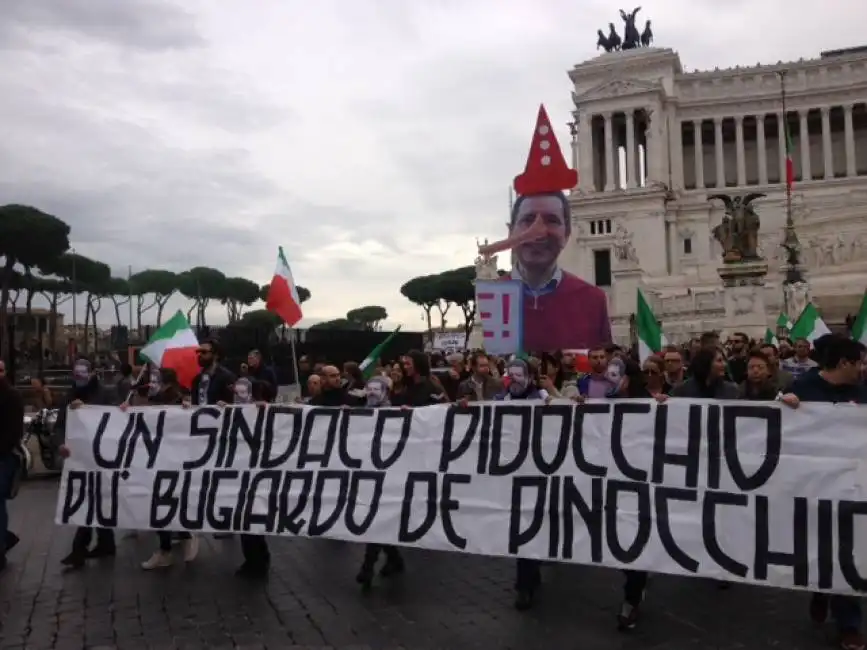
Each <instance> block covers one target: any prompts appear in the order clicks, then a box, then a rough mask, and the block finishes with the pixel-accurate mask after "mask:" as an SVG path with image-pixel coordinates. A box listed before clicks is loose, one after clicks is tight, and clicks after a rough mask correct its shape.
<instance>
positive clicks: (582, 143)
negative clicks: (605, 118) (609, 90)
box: [575, 110, 596, 192]
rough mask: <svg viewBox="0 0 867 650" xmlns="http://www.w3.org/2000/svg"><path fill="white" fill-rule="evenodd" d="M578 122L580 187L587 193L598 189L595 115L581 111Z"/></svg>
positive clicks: (576, 117)
mask: <svg viewBox="0 0 867 650" xmlns="http://www.w3.org/2000/svg"><path fill="white" fill-rule="evenodd" d="M575 119H576V121H577V122H578V167H576V168H575V169H577V170H578V187H580V188H581V189H582V190H583V191H585V192H592V191H594V190H595V189H596V184H595V181H594V177H595V170H596V154H595V152H594V151H593V147H594V142H593V115H592V114H591V113H588V112H587V111H582V110H579V111H577V114H576V116H575Z"/></svg>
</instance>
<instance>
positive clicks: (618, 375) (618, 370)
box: [605, 360, 625, 386]
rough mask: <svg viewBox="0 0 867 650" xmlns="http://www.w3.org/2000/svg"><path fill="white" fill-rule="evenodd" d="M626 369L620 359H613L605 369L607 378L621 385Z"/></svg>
mask: <svg viewBox="0 0 867 650" xmlns="http://www.w3.org/2000/svg"><path fill="white" fill-rule="evenodd" d="M624 370H625V369H624V367H623V364H622V363H621V362H620V361H619V360H615V361H612V362H611V363H609V364H608V368H606V370H605V378H606V379H607V380H608V381H610V382H611V383H612V384H614V385H615V386H619V385H620V382H621V381H623V374H624Z"/></svg>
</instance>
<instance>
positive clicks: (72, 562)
mask: <svg viewBox="0 0 867 650" xmlns="http://www.w3.org/2000/svg"><path fill="white" fill-rule="evenodd" d="M86 561H87V556H86V555H85V554H84V553H80V552H78V551H72V553H70V554H69V555H67V556H66V557H65V558H63V559H62V560H60V563H61V564H62V565H63V566H64V567H65V568H67V569H70V570H75V569H81V568H82V567H84V565H85V563H86Z"/></svg>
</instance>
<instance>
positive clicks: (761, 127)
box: [756, 113, 768, 185]
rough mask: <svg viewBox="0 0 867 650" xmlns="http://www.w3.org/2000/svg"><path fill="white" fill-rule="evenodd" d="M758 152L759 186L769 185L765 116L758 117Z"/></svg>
mask: <svg viewBox="0 0 867 650" xmlns="http://www.w3.org/2000/svg"><path fill="white" fill-rule="evenodd" d="M756 151H757V152H758V156H759V158H758V165H759V185H767V184H768V143H767V141H766V140H765V114H764V113H762V114H761V115H756Z"/></svg>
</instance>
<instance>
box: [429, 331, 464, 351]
mask: <svg viewBox="0 0 867 650" xmlns="http://www.w3.org/2000/svg"><path fill="white" fill-rule="evenodd" d="M433 349H434V350H442V351H443V352H445V353H446V354H452V353H454V352H463V351H464V350H466V349H467V335H466V334H465V333H464V332H435V333H434V338H433Z"/></svg>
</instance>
